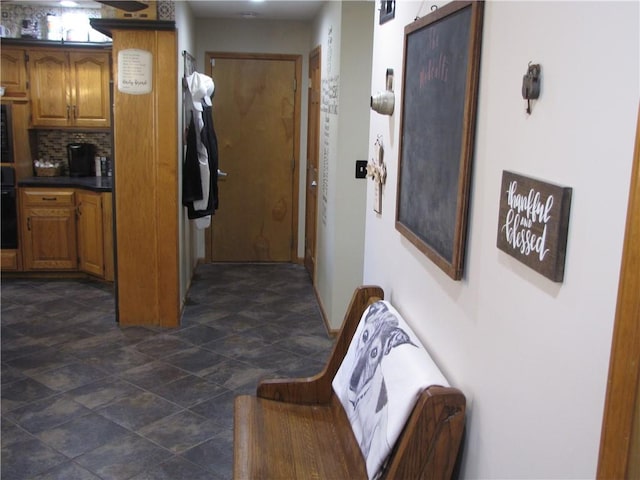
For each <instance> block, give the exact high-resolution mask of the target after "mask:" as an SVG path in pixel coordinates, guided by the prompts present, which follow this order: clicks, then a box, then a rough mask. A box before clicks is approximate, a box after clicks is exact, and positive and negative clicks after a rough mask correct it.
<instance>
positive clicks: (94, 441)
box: [38, 413, 127, 458]
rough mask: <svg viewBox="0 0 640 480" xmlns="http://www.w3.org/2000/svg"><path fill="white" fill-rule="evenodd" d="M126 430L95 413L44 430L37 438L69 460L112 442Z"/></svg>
mask: <svg viewBox="0 0 640 480" xmlns="http://www.w3.org/2000/svg"><path fill="white" fill-rule="evenodd" d="M126 434H127V430H126V429H124V428H123V427H121V426H120V425H117V424H115V423H114V422H112V421H111V420H108V419H106V418H104V417H102V416H100V415H98V414H96V413H91V414H89V415H86V416H84V417H80V418H76V419H74V420H72V421H70V422H67V423H65V424H63V425H59V426H58V427H55V428H52V429H49V430H45V431H43V432H40V433H39V434H38V438H39V439H40V440H42V441H43V442H44V443H46V444H47V445H49V446H50V447H52V448H55V449H56V450H57V451H59V452H62V453H64V454H65V455H67V456H68V457H70V458H73V457H77V456H78V455H81V454H83V453H86V452H89V451H91V450H93V449H94V448H98V447H100V446H102V445H104V444H105V443H109V442H113V441H114V440H117V439H118V438H120V437H122V436H124V435H126Z"/></svg>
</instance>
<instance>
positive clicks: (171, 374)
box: [118, 360, 189, 388]
mask: <svg viewBox="0 0 640 480" xmlns="http://www.w3.org/2000/svg"><path fill="white" fill-rule="evenodd" d="M188 375H189V373H187V372H185V371H184V370H181V369H179V368H177V367H174V366H173V365H169V364H168V363H164V362H162V361H159V360H156V361H154V362H150V363H145V364H144V365H141V366H139V367H134V368H130V369H128V370H125V371H123V372H120V373H119V374H118V376H119V377H120V378H122V379H124V380H126V381H127V382H131V383H133V384H134V385H137V386H139V387H140V388H151V387H159V386H160V385H164V384H166V383H169V382H173V381H175V380H178V379H179V378H182V377H186V376H188Z"/></svg>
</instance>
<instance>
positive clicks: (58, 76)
mask: <svg viewBox="0 0 640 480" xmlns="http://www.w3.org/2000/svg"><path fill="white" fill-rule="evenodd" d="M68 72H69V70H68V68H67V56H66V54H65V53H64V52H58V51H54V50H30V51H29V80H30V87H31V116H32V118H31V123H32V124H33V125H34V126H40V127H66V126H69V124H70V120H71V104H70V102H69V98H68V85H69V75H68Z"/></svg>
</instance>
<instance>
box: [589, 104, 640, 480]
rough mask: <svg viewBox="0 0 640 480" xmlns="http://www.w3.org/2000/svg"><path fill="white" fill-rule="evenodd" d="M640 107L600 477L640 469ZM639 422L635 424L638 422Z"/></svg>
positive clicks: (624, 474)
mask: <svg viewBox="0 0 640 480" xmlns="http://www.w3.org/2000/svg"><path fill="white" fill-rule="evenodd" d="M638 218H640V108H639V109H638V120H637V125H636V140H635V147H634V154H633V166H632V169H631V184H630V190H629V205H628V209H627V225H626V229H625V238H624V246H623V250H622V261H621V267H620V283H619V285H618V303H617V307H616V316H615V323H614V326H613V340H612V344H611V358H610V361H609V378H608V381H607V396H606V399H605V407H604V417H603V420H602V433H601V436H600V455H599V459H598V472H597V478H599V479H600V478H601V479H610V478H630V476H629V475H630V474H635V475H637V474H638V469H640V459H639V458H638V453H637V452H636V453H634V450H636V449H637V448H638V442H639V441H640V431H639V430H640V427H639V426H638V424H639V423H640V405H639V400H640V398H639V397H640V390H639V389H640V296H639V295H638V291H640V269H639V268H638V265H639V264H640V222H639V221H638ZM634 425H635V427H634Z"/></svg>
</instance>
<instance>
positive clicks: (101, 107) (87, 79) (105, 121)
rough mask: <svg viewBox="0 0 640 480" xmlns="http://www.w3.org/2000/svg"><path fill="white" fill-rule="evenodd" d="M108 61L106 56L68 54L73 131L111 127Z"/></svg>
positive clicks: (93, 53)
mask: <svg viewBox="0 0 640 480" xmlns="http://www.w3.org/2000/svg"><path fill="white" fill-rule="evenodd" d="M109 58H110V54H109V53H107V52H70V53H69V68H70V75H69V77H70V80H71V84H70V89H69V93H70V97H71V98H70V102H71V103H70V105H71V118H72V124H73V125H74V126H76V127H90V128H107V127H109V126H110V125H111V115H110V108H109V104H110V101H109V78H110V71H109Z"/></svg>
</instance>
